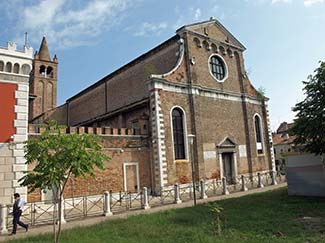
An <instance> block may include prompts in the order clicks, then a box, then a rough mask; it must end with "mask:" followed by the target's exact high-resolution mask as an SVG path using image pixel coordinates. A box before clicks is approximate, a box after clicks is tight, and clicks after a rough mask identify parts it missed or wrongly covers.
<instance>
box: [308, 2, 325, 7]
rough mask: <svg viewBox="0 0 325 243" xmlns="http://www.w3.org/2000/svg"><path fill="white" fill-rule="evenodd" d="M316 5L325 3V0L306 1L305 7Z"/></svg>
mask: <svg viewBox="0 0 325 243" xmlns="http://www.w3.org/2000/svg"><path fill="white" fill-rule="evenodd" d="M315 3H325V0H304V5H305V6H306V7H309V6H311V5H313V4H315Z"/></svg>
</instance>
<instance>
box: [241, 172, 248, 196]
mask: <svg viewBox="0 0 325 243" xmlns="http://www.w3.org/2000/svg"><path fill="white" fill-rule="evenodd" d="M247 190H248V189H247V187H246V180H245V176H244V175H241V191H243V192H246V191H247Z"/></svg>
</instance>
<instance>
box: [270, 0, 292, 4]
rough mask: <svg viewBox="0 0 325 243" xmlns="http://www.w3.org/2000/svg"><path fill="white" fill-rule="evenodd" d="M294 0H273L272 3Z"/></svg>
mask: <svg viewBox="0 0 325 243" xmlns="http://www.w3.org/2000/svg"><path fill="white" fill-rule="evenodd" d="M291 2H292V0H272V4H275V3H291Z"/></svg>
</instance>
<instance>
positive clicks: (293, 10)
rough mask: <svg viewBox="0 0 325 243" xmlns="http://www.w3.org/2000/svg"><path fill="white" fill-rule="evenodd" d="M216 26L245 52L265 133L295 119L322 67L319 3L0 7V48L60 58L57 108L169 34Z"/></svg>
mask: <svg viewBox="0 0 325 243" xmlns="http://www.w3.org/2000/svg"><path fill="white" fill-rule="evenodd" d="M210 17H215V18H217V19H218V20H219V21H220V22H221V23H222V24H223V25H224V26H225V27H226V28H227V29H228V30H229V31H230V32H231V33H232V34H233V35H234V36H235V37H236V38H237V39H238V40H239V41H240V42H241V43H243V44H244V46H245V47H246V48H247V50H246V51H245V53H244V57H245V67H246V71H247V73H248V76H249V79H250V80H251V82H252V84H253V85H254V86H255V87H256V88H263V89H265V93H266V96H267V97H268V98H270V101H269V109H270V116H271V128H272V130H273V131H274V130H276V128H277V127H278V125H279V124H280V123H281V122H283V121H287V122H291V121H292V120H293V118H294V113H293V112H292V111H291V109H292V107H293V106H294V105H295V104H296V103H297V102H299V101H301V100H302V99H303V98H304V95H303V90H302V88H303V84H302V81H303V80H307V77H308V75H310V74H312V73H313V71H314V70H315V69H316V68H317V67H318V66H319V61H325V31H324V24H325V0H204V1H203V0H201V1H194V0H187V1H184V0H165V1H154V0H10V1H9V0H8V1H7V0H1V1H0V23H1V29H0V46H3V47H4V46H6V43H7V41H14V42H16V43H17V44H18V49H19V48H20V49H22V48H23V44H24V33H25V32H28V44H29V45H30V46H32V47H33V48H34V50H38V49H39V45H40V42H41V39H42V37H43V36H44V35H45V36H46V39H47V43H48V45H49V50H50V54H51V56H52V57H53V56H54V54H57V56H58V58H59V74H58V75H59V78H58V104H59V105H60V104H63V103H64V102H65V101H66V100H67V99H68V98H70V97H72V96H73V95H75V94H76V93H78V92H79V91H81V90H83V89H84V88H86V87H88V86H90V85H91V84H93V83H95V82H96V81H98V80H99V79H101V78H102V77H104V76H106V75H107V74H109V73H111V72H113V71H114V70H116V69H117V68H119V67H121V66H122V65H124V64H126V63H128V62H130V61H132V60H133V59H135V58H136V57H138V56H140V55H141V54H143V53H145V52H147V51H149V50H150V49H152V48H154V47H155V46H157V45H158V44H160V43H162V42H164V41H165V40H167V39H168V38H170V37H171V36H173V35H174V34H175V31H176V29H178V28H179V27H181V26H183V25H186V24H191V23H194V22H198V21H204V20H208V19H209V18H210Z"/></svg>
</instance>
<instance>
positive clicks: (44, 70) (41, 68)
mask: <svg viewBox="0 0 325 243" xmlns="http://www.w3.org/2000/svg"><path fill="white" fill-rule="evenodd" d="M39 73H40V75H42V76H44V77H45V75H46V67H45V66H44V65H42V66H40V67H39Z"/></svg>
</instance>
